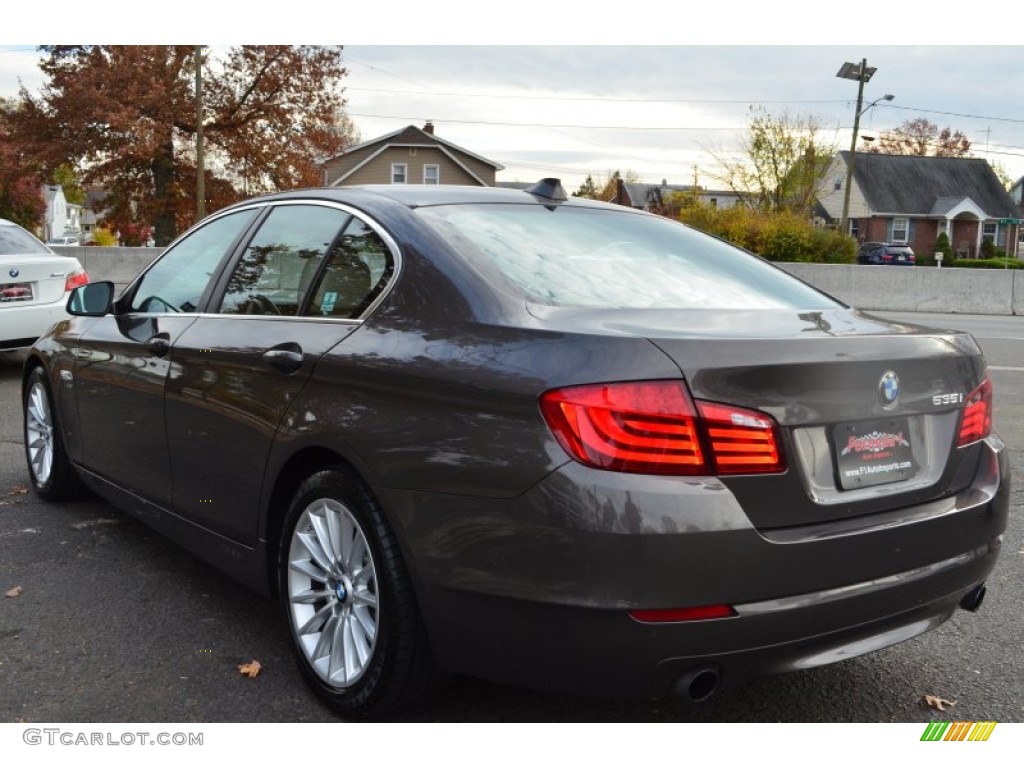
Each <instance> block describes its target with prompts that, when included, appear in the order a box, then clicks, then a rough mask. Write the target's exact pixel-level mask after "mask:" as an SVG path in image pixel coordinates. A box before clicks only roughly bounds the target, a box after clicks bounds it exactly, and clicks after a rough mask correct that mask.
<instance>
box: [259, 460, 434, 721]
mask: <svg viewBox="0 0 1024 768" xmlns="http://www.w3.org/2000/svg"><path fill="white" fill-rule="evenodd" d="M278 579H279V586H280V595H281V606H282V609H283V613H284V619H285V623H286V624H287V625H288V629H289V631H290V634H291V638H292V644H293V648H294V651H295V656H296V658H297V660H298V663H299V667H300V669H301V670H302V673H303V676H304V677H305V678H306V680H307V682H308V683H309V684H310V685H311V686H312V687H313V689H314V690H315V691H316V692H317V693H318V694H319V695H320V696H321V697H322V698H323V699H324V700H326V701H327V702H328V703H329V704H330V705H331V706H332V707H334V708H335V709H336V710H338V711H339V712H340V713H342V714H344V715H348V716H354V717H380V716H382V715H386V714H389V713H392V712H397V711H400V710H402V709H407V708H409V707H411V706H415V705H417V704H419V703H423V702H424V701H425V700H426V698H427V697H428V696H429V695H430V694H431V693H433V691H434V690H435V689H436V688H437V686H438V684H439V683H440V680H441V676H440V674H439V673H438V671H437V669H436V667H435V666H434V661H433V657H432V655H431V653H430V649H429V646H428V642H427V637H426V633H425V631H424V629H423V626H422V621H421V619H420V615H419V609H418V607H417V605H416V601H415V597H414V595H413V591H412V585H411V583H410V580H409V576H408V572H407V570H406V568H405V564H404V562H403V561H402V557H401V553H400V552H399V548H398V543H397V541H396V540H395V536H394V533H393V532H392V530H391V528H390V526H389V525H388V522H387V520H386V519H385V517H384V514H383V512H382V510H381V508H380V505H379V504H378V503H377V501H376V499H375V498H374V497H373V495H372V494H371V493H370V491H369V489H367V488H366V486H365V485H364V484H363V483H362V482H360V481H359V479H358V478H356V477H355V476H354V475H353V474H352V473H351V472H349V471H347V470H345V469H341V468H337V469H329V470H324V471H321V472H318V473H316V474H314V475H312V476H311V477H309V478H308V479H307V480H306V481H305V482H303V483H302V485H300V486H299V489H298V490H297V491H296V494H295V497H294V499H293V501H292V504H291V506H290V508H289V511H288V516H287V519H286V520H285V525H284V529H283V532H282V538H281V546H280V554H279V563H278Z"/></svg>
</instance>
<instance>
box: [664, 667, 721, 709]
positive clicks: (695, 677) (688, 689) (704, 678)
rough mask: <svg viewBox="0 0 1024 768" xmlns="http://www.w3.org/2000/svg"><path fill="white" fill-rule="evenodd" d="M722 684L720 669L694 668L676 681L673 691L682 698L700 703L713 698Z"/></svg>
mask: <svg viewBox="0 0 1024 768" xmlns="http://www.w3.org/2000/svg"><path fill="white" fill-rule="evenodd" d="M721 682H722V673H721V672H720V671H719V669H718V667H716V666H714V665H707V666H702V667H694V668H693V669H691V670H690V671H689V672H686V673H685V674H683V676H682V677H680V678H679V680H677V681H676V684H675V686H674V688H673V691H674V692H675V694H676V695H677V696H679V697H680V698H683V699H687V700H689V701H692V702H694V703H699V702H702V701H707V700H708V699H709V698H711V696H712V695H713V694H714V693H715V691H717V690H718V686H719V684H720V683H721Z"/></svg>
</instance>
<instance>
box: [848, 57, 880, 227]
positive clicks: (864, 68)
mask: <svg viewBox="0 0 1024 768" xmlns="http://www.w3.org/2000/svg"><path fill="white" fill-rule="evenodd" d="M876 70H877V67H869V66H868V60H867V59H861V62H860V64H854V63H852V62H849V61H847V62H846V63H845V64H843V66H841V67H840V68H839V72H837V73H836V77H841V78H843V79H844V80H856V81H857V83H858V85H857V112H856V113H855V114H854V117H853V141H852V142H850V162H849V163H847V165H846V189H845V190H843V216H842V219H841V221H840V225H839V226H840V229H841V230H842V232H843V234H849V231H850V225H849V221H850V180H851V179H852V178H853V165H854V163H855V162H856V159H857V131H858V129H859V128H860V116H861V115H863V114H864V113H865V112H867V111H868V110H869V109H871V108H872V107H873V106H875V105H876V104H877V103H878V102H880V101H892V100H893V99H894V98H895V97H894V96H893V95H892V94H891V93H887V94H885V96H882V97H881V98H880V99H875V100H874V101H873V102H871V103H870V104H868V105H867V107H864V108H863V109H862V108H861V105H862V104H863V103H864V83H866V82H867V81H868V80H870V79H871V76H872V75H873V74H875V72H876Z"/></svg>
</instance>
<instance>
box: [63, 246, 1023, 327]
mask: <svg viewBox="0 0 1024 768" xmlns="http://www.w3.org/2000/svg"><path fill="white" fill-rule="evenodd" d="M53 250H54V251H56V252H57V253H60V254H61V255H64V256H74V257H75V258H77V259H78V260H79V261H80V262H82V266H84V267H85V270H86V271H87V272H88V273H89V276H90V277H91V278H92V279H93V280H111V281H112V282H113V283H114V284H115V285H117V287H118V290H120V289H121V288H123V287H124V286H126V285H127V284H128V283H130V282H131V281H132V279H133V278H134V277H135V276H136V275H137V274H138V273H139V272H141V271H142V270H143V269H144V268H145V267H146V266H147V265H148V264H149V263H150V262H151V261H153V259H155V258H156V257H157V256H159V255H160V254H161V253H162V249H161V248H99V247H81V246H54V248H53ZM779 266H780V267H782V268H783V269H785V270H786V271H787V272H789V273H790V274H793V275H795V276H796V277H799V278H800V279H801V280H805V281H807V282H808V283H810V284H811V285H814V286H816V287H818V288H820V289H821V290H823V291H825V292H826V293H828V294H830V295H832V296H835V297H836V298H837V299H839V300H840V301H843V302H846V303H847V304H850V305H851V306H854V307H859V308H860V309H878V310H890V311H894V312H956V313H958V314H965V315H966V314H972V315H1024V270H1015V269H1006V270H1004V269H949V268H947V269H936V268H935V267H875V266H860V265H855V264H779Z"/></svg>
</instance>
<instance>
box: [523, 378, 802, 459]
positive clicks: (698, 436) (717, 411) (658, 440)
mask: <svg viewBox="0 0 1024 768" xmlns="http://www.w3.org/2000/svg"><path fill="white" fill-rule="evenodd" d="M540 405H541V411H542V412H543V414H544V418H545V419H546V420H547V422H548V426H550V427H551V431H552V432H553V433H554V434H555V437H556V438H558V441H559V442H560V443H561V444H562V447H563V448H564V449H565V450H566V451H567V452H568V453H569V455H570V456H572V457H573V458H574V459H576V460H577V461H579V462H581V463H582V464H586V465H587V466H590V467H597V468H598V469H609V470H614V471H617V472H636V473H639V474H656V475H712V474H749V473H755V472H758V473H760V472H781V471H783V470H785V468H786V465H785V461H784V459H783V457H782V452H781V449H780V443H779V435H778V427H777V426H776V424H775V422H774V421H773V420H772V418H771V417H770V416H768V415H766V414H763V413H758V412H757V411H748V410H745V409H742V408H734V407H732V406H727V405H721V404H719V403H709V402H704V401H698V402H697V404H696V405H695V404H694V402H693V400H692V399H691V397H690V393H689V391H688V390H687V388H686V384H684V383H683V382H681V381H646V382H623V383H617V384H594V385H588V386H582V387H569V388H566V389H556V390H552V391H550V392H546V393H544V394H543V395H542V396H541V402H540ZM702 433H703V434H702ZM708 449H710V453H709V452H708Z"/></svg>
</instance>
